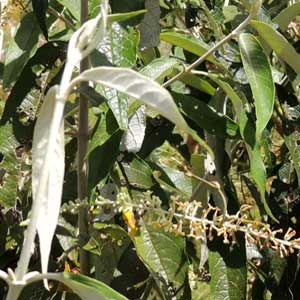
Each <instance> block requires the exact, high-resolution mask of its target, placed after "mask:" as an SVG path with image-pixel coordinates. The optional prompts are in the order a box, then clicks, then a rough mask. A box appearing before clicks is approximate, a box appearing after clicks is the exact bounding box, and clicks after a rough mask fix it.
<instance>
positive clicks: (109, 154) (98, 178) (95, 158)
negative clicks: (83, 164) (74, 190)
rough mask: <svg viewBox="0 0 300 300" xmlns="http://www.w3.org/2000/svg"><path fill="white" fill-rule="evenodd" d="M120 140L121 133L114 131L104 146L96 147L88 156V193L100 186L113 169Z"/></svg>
mask: <svg viewBox="0 0 300 300" xmlns="http://www.w3.org/2000/svg"><path fill="white" fill-rule="evenodd" d="M121 138H122V131H120V130H118V131H116V132H115V133H114V134H113V135H112V136H111V137H110V138H109V139H108V140H107V141H106V142H105V143H104V144H102V145H101V146H99V147H96V148H95V149H94V150H93V151H91V152H90V154H89V175H88V183H89V184H88V188H89V193H90V192H91V191H92V189H93V188H94V187H95V186H96V185H98V184H102V183H103V182H104V181H105V180H106V178H107V176H108V173H109V171H110V170H111V168H112V167H113V165H114V163H115V161H116V159H117V157H118V155H119V146H120V141H121Z"/></svg>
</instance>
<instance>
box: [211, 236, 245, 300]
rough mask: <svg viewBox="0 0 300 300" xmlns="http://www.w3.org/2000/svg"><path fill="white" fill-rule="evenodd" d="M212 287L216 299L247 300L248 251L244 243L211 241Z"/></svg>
mask: <svg viewBox="0 0 300 300" xmlns="http://www.w3.org/2000/svg"><path fill="white" fill-rule="evenodd" d="M209 272H210V274H211V282H210V287H211V291H212V294H213V299H214V300H224V299H226V300H245V299H246V292H247V267H246V253H245V247H244V244H243V245H239V244H236V245H230V246H229V245H226V244H224V243H223V241H220V240H218V241H213V242H212V243H209Z"/></svg>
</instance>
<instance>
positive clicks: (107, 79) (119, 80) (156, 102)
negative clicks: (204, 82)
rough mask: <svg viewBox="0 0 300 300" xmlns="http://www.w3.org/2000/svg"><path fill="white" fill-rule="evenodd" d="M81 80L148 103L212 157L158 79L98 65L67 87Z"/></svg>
mask: <svg viewBox="0 0 300 300" xmlns="http://www.w3.org/2000/svg"><path fill="white" fill-rule="evenodd" d="M82 81H93V82H96V83H98V84H101V85H103V86H105V87H109V88H113V89H116V90H117V91H119V92H122V93H124V94H127V95H128V96H130V97H133V98H135V99H138V100H140V101H141V102H142V103H144V104H147V105H149V106H150V107H152V108H153V109H154V110H156V111H158V112H159V113H160V114H161V115H162V116H164V117H165V118H167V119H168V120H170V121H171V122H173V123H174V124H175V125H177V126H178V128H180V129H182V130H184V131H185V132H187V133H189V134H190V135H191V136H193V138H194V139H195V140H196V141H197V142H199V143H200V144H201V145H202V146H204V147H205V148H206V150H207V151H208V152H209V153H210V154H211V156H212V157H214V154H213V152H212V150H211V149H210V147H209V146H208V145H207V144H206V143H205V142H204V141H203V140H202V139H201V138H200V137H199V136H198V135H197V134H196V132H195V131H194V130H192V129H191V128H190V127H189V126H188V125H187V123H186V122H185V120H184V118H183V117H182V115H181V114H180V112H179V110H178V108H177V106H176V104H175V102H174V101H173V99H172V96H171V95H170V93H169V92H168V91H167V90H166V89H164V88H163V87H161V86H160V85H159V84H158V83H157V82H155V81H153V80H151V79H150V78H147V77H145V76H144V75H141V74H139V73H137V72H135V71H133V70H130V69H125V68H114V67H97V68H94V69H91V70H87V71H85V72H83V73H82V74H80V76H78V77H77V78H75V79H74V80H73V81H72V82H71V84H70V87H69V89H73V87H74V85H77V84H78V83H80V82H82Z"/></svg>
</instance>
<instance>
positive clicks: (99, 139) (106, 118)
mask: <svg viewBox="0 0 300 300" xmlns="http://www.w3.org/2000/svg"><path fill="white" fill-rule="evenodd" d="M118 129H119V127H118V124H117V122H116V119H115V118H114V116H113V113H112V111H111V110H108V111H107V113H105V114H103V115H102V116H101V118H100V119H99V120H98V122H97V124H96V125H95V128H94V132H93V134H92V138H91V140H90V143H89V147H88V150H87V154H86V156H88V155H89V154H90V153H91V152H92V151H93V150H94V149H96V148H97V147H100V146H102V145H103V144H104V143H105V142H106V141H108V140H109V139H110V137H111V136H112V135H113V134H114V133H115V132H116V131H117V130H118Z"/></svg>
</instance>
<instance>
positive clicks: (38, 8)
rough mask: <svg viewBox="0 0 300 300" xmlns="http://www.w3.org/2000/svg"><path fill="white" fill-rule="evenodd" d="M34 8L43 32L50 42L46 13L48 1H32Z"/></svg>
mask: <svg viewBox="0 0 300 300" xmlns="http://www.w3.org/2000/svg"><path fill="white" fill-rule="evenodd" d="M32 8H33V11H34V13H35V15H36V17H37V19H38V22H39V25H40V27H41V29H42V32H43V34H44V36H45V38H46V40H48V28H47V25H46V11H47V8H48V0H32Z"/></svg>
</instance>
